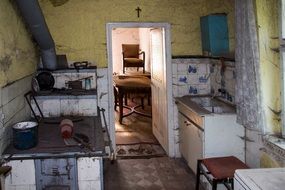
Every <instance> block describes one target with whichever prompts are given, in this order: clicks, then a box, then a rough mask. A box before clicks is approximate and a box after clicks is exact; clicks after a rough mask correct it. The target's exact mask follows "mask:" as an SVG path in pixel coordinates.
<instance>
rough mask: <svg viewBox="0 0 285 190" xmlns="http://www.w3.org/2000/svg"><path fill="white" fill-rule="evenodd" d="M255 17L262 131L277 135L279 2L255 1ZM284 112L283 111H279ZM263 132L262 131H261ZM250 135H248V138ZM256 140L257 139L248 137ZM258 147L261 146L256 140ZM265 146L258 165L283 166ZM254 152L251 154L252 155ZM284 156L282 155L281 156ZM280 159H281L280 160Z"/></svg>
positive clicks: (278, 127)
mask: <svg viewBox="0 0 285 190" xmlns="http://www.w3.org/2000/svg"><path fill="white" fill-rule="evenodd" d="M255 3H256V16H257V27H258V28H257V29H258V41H259V53H260V69H261V70H260V74H261V83H262V86H261V90H262V96H263V108H264V112H265V113H264V115H265V119H266V123H265V126H264V132H265V134H276V135H280V134H281V115H280V111H281V68H282V67H281V64H280V53H279V51H278V49H279V34H280V26H279V24H280V23H279V22H280V19H279V7H280V4H279V3H280V1H276V0H256V1H255ZM283 111H284V110H283ZM263 135H264V133H263ZM249 138H251V137H249ZM252 140H255V141H258V140H257V139H252ZM259 143H260V146H263V144H262V142H261V141H259ZM275 154H276V152H274V151H272V150H271V148H270V147H269V148H268V147H266V146H265V149H261V154H260V166H261V167H284V162H283V161H280V155H277V154H276V155H275ZM254 156H256V155H252V157H254ZM283 159H285V158H283ZM281 160H282V159H281Z"/></svg>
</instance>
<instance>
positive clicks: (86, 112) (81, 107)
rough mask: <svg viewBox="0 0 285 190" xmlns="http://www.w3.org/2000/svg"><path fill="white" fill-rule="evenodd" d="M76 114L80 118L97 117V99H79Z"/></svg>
mask: <svg viewBox="0 0 285 190" xmlns="http://www.w3.org/2000/svg"><path fill="white" fill-rule="evenodd" d="M78 113H79V115H82V116H95V115H97V99H79V100H78Z"/></svg>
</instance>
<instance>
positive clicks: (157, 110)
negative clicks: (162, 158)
mask: <svg viewBox="0 0 285 190" xmlns="http://www.w3.org/2000/svg"><path fill="white" fill-rule="evenodd" d="M165 55H166V54H165V32H164V29H163V28H156V29H152V30H151V32H150V61H151V94H152V130H153V134H154V135H155V137H156V138H157V140H158V141H159V143H160V144H161V146H162V147H163V148H164V150H168V129H167V121H168V119H167V93H166V86H167V85H166V76H165V75H166V72H165V69H166V57H165Z"/></svg>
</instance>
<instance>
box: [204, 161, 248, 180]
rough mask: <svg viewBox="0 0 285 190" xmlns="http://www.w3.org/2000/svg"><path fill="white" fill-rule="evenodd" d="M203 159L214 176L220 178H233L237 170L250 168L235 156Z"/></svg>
mask: <svg viewBox="0 0 285 190" xmlns="http://www.w3.org/2000/svg"><path fill="white" fill-rule="evenodd" d="M201 161H202V163H203V164H204V166H205V167H206V168H207V169H208V171H209V172H211V174H212V175H213V177H214V178H216V179H218V180H219V179H227V178H233V177H234V173H235V170H237V169H248V168H249V167H248V166H247V165H246V164H244V163H243V162H242V161H240V160H239V159H238V158H236V157H234V156H228V157H216V158H215V157H214V158H206V159H202V160H201Z"/></svg>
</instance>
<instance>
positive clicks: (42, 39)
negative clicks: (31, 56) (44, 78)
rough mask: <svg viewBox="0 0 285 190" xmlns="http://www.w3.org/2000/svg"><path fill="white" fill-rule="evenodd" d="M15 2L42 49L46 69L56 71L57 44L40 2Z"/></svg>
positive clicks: (33, 0)
mask: <svg viewBox="0 0 285 190" xmlns="http://www.w3.org/2000/svg"><path fill="white" fill-rule="evenodd" d="M15 2H16V4H17V5H18V8H19V10H20V12H21V15H22V16H23V17H24V21H25V23H26V24H27V25H28V28H29V30H30V32H31V34H32V35H33V37H34V38H35V40H36V42H37V44H38V46H39V48H40V52H41V58H42V62H43V67H44V69H49V70H55V69H56V68H57V63H56V52H55V44H54V41H53V39H52V36H51V34H50V32H49V29H48V27H47V24H46V22H45V18H44V16H43V13H42V10H41V8H40V5H39V3H38V0H25V1H23V0H15Z"/></svg>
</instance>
